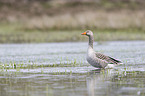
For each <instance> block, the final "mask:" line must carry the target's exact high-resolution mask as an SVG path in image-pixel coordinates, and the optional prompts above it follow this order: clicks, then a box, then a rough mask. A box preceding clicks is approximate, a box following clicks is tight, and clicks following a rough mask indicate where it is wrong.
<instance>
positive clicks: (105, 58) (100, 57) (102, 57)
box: [95, 52, 122, 64]
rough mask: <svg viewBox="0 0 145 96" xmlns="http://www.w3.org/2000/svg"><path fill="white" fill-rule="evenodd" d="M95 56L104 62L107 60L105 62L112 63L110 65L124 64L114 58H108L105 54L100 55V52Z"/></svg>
mask: <svg viewBox="0 0 145 96" xmlns="http://www.w3.org/2000/svg"><path fill="white" fill-rule="evenodd" d="M95 54H96V57H97V58H99V59H102V60H105V61H107V62H108V63H110V64H118V63H122V62H121V61H119V60H116V59H114V58H112V57H109V56H106V55H104V54H101V53H98V52H96V53H95Z"/></svg>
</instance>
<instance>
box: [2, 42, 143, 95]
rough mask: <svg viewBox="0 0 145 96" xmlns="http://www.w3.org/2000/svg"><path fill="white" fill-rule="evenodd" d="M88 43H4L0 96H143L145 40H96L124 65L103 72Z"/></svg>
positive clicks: (104, 49)
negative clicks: (89, 58) (90, 60)
mask: <svg viewBox="0 0 145 96" xmlns="http://www.w3.org/2000/svg"><path fill="white" fill-rule="evenodd" d="M87 45H88V44H87V42H76V43H72V42H67V43H43V44H1V45H0V96H106V95H108V96H137V95H139V96H144V95H145V91H144V90H145V41H113V42H99V43H97V42H95V44H94V50H96V51H99V52H101V53H104V54H106V55H109V56H112V57H115V58H117V59H119V60H121V61H122V62H123V63H124V65H121V66H117V67H115V68H114V69H106V70H100V69H96V68H94V67H92V66H90V65H89V64H88V63H87V62H86V59H85V56H86V50H87Z"/></svg>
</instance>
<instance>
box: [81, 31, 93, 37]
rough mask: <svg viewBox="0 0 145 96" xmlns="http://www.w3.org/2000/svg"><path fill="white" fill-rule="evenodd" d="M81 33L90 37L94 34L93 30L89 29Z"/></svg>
mask: <svg viewBox="0 0 145 96" xmlns="http://www.w3.org/2000/svg"><path fill="white" fill-rule="evenodd" d="M81 35H86V36H88V37H90V36H93V32H92V31H91V30H87V31H85V32H84V33H82V34H81Z"/></svg>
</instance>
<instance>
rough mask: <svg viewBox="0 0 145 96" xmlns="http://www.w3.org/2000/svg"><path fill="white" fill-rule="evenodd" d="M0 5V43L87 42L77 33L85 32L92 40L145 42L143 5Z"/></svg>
mask: <svg viewBox="0 0 145 96" xmlns="http://www.w3.org/2000/svg"><path fill="white" fill-rule="evenodd" d="M135 2H137V1H135ZM13 3H15V4H13ZM0 4H1V6H0V7H1V10H0V12H1V13H2V14H0V21H1V22H0V43H42V42H70V41H73V42H74V41H87V38H86V37H84V36H81V35H80V33H82V32H84V31H86V30H88V29H91V30H93V32H94V34H95V41H109V40H110V41H111V40H145V27H144V26H145V19H144V16H145V12H144V7H143V5H144V3H134V2H131V1H130V3H127V4H126V3H124V2H123V1H122V2H114V3H112V2H111V1H110V2H108V1H106V0H103V1H99V2H98V3H97V2H67V1H65V2H56V1H54V2H48V3H46V2H35V3H32V2H31V3H28V2H26V4H27V7H25V6H26V5H25V4H24V3H22V2H20V4H19V3H16V2H11V3H10V2H7V3H6V2H2V1H1V3H0ZM14 5H15V6H14ZM141 5H142V6H141ZM35 8H36V9H37V10H33V9H35Z"/></svg>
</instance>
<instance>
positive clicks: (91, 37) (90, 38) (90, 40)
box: [89, 36, 94, 48]
mask: <svg viewBox="0 0 145 96" xmlns="http://www.w3.org/2000/svg"><path fill="white" fill-rule="evenodd" d="M93 42H94V37H93V36H89V47H91V48H93Z"/></svg>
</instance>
